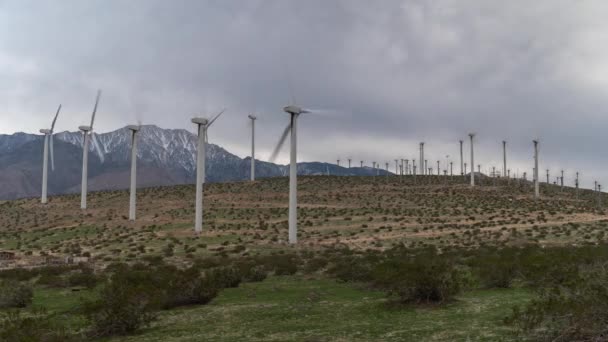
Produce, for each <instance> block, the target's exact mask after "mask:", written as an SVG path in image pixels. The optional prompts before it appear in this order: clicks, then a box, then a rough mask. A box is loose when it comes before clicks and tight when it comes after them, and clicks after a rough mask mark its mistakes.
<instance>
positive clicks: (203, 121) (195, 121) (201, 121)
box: [191, 118, 209, 126]
mask: <svg viewBox="0 0 608 342" xmlns="http://www.w3.org/2000/svg"><path fill="white" fill-rule="evenodd" d="M191 121H192V123H193V124H197V125H203V126H205V125H207V124H208V123H209V120H208V119H205V118H192V120H191Z"/></svg>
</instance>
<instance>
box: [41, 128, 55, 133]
mask: <svg viewBox="0 0 608 342" xmlns="http://www.w3.org/2000/svg"><path fill="white" fill-rule="evenodd" d="M40 133H42V134H51V133H53V132H52V131H51V130H50V129H46V128H43V129H41V130H40Z"/></svg>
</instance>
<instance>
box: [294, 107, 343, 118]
mask: <svg viewBox="0 0 608 342" xmlns="http://www.w3.org/2000/svg"><path fill="white" fill-rule="evenodd" d="M302 113H310V114H318V115H330V116H346V115H350V114H351V113H350V112H348V111H344V110H338V109H322V108H302Z"/></svg>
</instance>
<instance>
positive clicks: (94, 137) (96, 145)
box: [91, 132, 105, 163]
mask: <svg viewBox="0 0 608 342" xmlns="http://www.w3.org/2000/svg"><path fill="white" fill-rule="evenodd" d="M91 140H92V141H93V148H94V149H95V151H96V152H97V155H98V156H99V160H101V162H102V163H103V162H104V161H105V156H104V153H103V150H102V149H101V145H99V141H98V140H97V134H95V133H93V132H91Z"/></svg>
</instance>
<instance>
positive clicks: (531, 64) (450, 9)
mask: <svg viewBox="0 0 608 342" xmlns="http://www.w3.org/2000/svg"><path fill="white" fill-rule="evenodd" d="M607 15H608V3H606V2H604V1H599V0H598V1H584V2H582V1H578V2H575V1H566V0H563V1H562V0H556V1H549V0H546V1H536V2H532V3H531V2H529V1H506V2H495V1H493V2H488V1H483V0H477V1H473V0H468V1H467V0H465V1H456V0H440V1H413V0H411V1H392V0H385V1H367V0H332V1H327V0H310V1H297V0H248V1H239V0H217V1H212V0H207V1H194V0H192V1H186V0H176V1H162V0H132V1H118V0H109V1H107V0H106V1H103V0H92V1H78V0H66V1H62V2H55V1H28V0H10V1H2V0H0V103H1V104H2V106H0V133H12V132H14V131H27V132H35V131H37V130H38V129H39V128H43V127H47V126H49V125H50V121H51V119H52V114H53V111H54V109H55V108H56V106H57V104H58V103H63V105H64V112H63V113H62V116H61V117H60V119H59V122H58V129H59V130H74V129H76V127H77V126H78V125H80V124H84V123H87V122H88V120H89V115H90V111H91V109H92V105H93V101H94V96H95V91H96V89H98V88H101V89H103V91H104V94H103V98H102V102H101V106H100V110H99V116H98V121H97V124H96V126H97V127H96V129H97V130H99V131H109V130H113V129H116V128H118V127H121V126H123V125H126V124H129V123H134V122H136V121H138V120H142V121H143V122H145V123H154V124H157V125H159V126H161V127H166V128H188V129H191V130H192V129H193V127H192V125H191V124H190V123H189V119H190V118H191V117H192V116H193V115H210V114H212V113H213V112H215V111H218V110H220V109H221V108H223V107H226V108H228V110H227V112H226V115H225V116H223V117H222V118H221V120H220V121H218V123H217V124H216V125H214V127H213V128H212V129H211V132H210V135H211V140H213V141H214V142H216V143H218V144H220V145H222V146H225V147H226V148H228V149H229V150H231V151H234V152H236V153H237V154H240V155H241V156H243V155H246V154H247V153H248V151H249V147H248V142H249V140H248V126H247V114H249V113H250V112H255V113H257V115H258V117H259V120H258V122H257V128H258V129H259V130H258V135H257V136H258V137H259V140H258V144H257V145H258V146H259V149H260V156H261V157H267V156H268V155H269V154H270V151H271V150H272V147H273V145H274V144H275V143H276V140H277V139H278V137H279V135H280V133H281V131H282V130H283V128H284V126H285V125H286V124H287V122H288V117H287V116H286V115H285V114H284V113H282V112H281V108H282V106H284V105H286V104H288V103H289V102H290V101H291V99H292V98H293V97H295V99H296V101H297V103H298V104H301V105H304V106H308V107H313V108H328V109H333V110H336V111H337V112H338V113H339V114H340V115H333V116H332V115H316V116H313V115H310V116H306V117H302V118H301V120H300V121H299V123H300V125H299V131H298V133H299V141H300V144H299V152H300V154H299V159H301V160H309V161H310V160H321V161H335V160H336V159H338V158H340V159H342V160H344V159H346V158H347V157H352V158H353V159H354V160H357V161H358V160H365V161H366V162H367V163H369V164H371V162H372V161H377V162H380V163H382V164H384V162H386V161H391V163H392V160H394V159H395V158H409V159H412V158H417V156H418V151H417V148H418V142H419V141H425V142H426V155H427V156H428V158H429V159H430V160H433V161H436V160H438V159H439V160H445V159H446V155H449V156H450V159H452V160H454V161H455V162H456V164H458V157H457V156H458V140H459V139H463V138H465V137H466V134H467V133H468V132H476V133H477V134H478V140H477V145H476V159H477V160H478V161H479V163H480V164H482V169H486V168H489V167H490V166H496V167H500V166H501V160H502V153H501V141H502V140H507V141H508V146H509V162H510V168H511V169H512V170H513V172H516V170H519V172H520V174H521V173H522V172H524V171H527V172H528V174H529V175H530V174H531V168H532V165H533V164H532V159H531V158H532V142H531V141H532V139H533V138H538V139H540V140H541V168H542V169H543V170H544V169H546V168H550V169H551V170H554V172H552V174H554V175H557V170H559V169H562V168H563V169H565V170H566V183H572V181H573V179H572V177H573V175H574V172H575V171H577V170H578V171H580V172H581V175H582V181H583V184H584V185H586V186H589V185H590V184H593V179H598V180H600V182H603V183H606V184H607V186H608V183H607V182H608V177H607V176H604V172H603V170H604V169H605V168H606V167H608V162H607V160H608V158H606V157H605V155H606V154H605V152H604V150H605V146H606V145H607V143H608V139H606V138H605V136H606V133H605V127H608V116H607V115H606V113H605V108H608V96H606V95H608V94H607V93H608V47H606V44H605V42H606V41H608V40H607V39H608V22H606V21H605V18H606V17H607ZM466 151H468V146H467V145H465V152H466ZM286 152H287V151H286V150H285V152H284V153H283V155H282V160H283V161H285V160H286V159H287V154H286ZM465 158H468V153H465ZM476 164H477V163H476ZM433 165H434V163H433ZM541 174H544V172H541Z"/></svg>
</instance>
